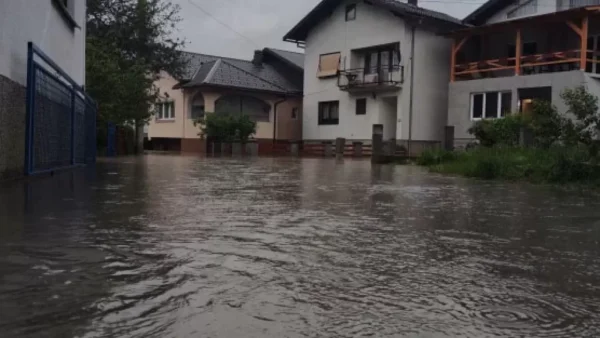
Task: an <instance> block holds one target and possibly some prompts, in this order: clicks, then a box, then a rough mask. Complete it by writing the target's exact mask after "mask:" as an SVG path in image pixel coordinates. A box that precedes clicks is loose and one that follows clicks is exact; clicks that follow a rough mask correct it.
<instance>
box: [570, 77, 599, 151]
mask: <svg viewBox="0 0 600 338" xmlns="http://www.w3.org/2000/svg"><path fill="white" fill-rule="evenodd" d="M560 97H561V98H562V99H563V101H564V102H565V104H566V105H567V108H568V110H567V113H568V114H572V115H573V116H574V117H575V119H574V120H573V121H572V122H571V123H570V125H569V126H568V127H569V128H570V134H571V135H575V136H578V137H577V138H578V140H574V141H579V142H581V143H583V144H586V145H590V144H592V140H594V139H596V138H598V137H599V136H600V123H599V122H600V116H599V115H598V97H596V96H595V95H593V94H591V93H589V92H588V91H587V90H586V89H585V87H584V86H578V87H575V88H573V89H571V88H567V89H565V90H564V91H563V92H562V93H561V94H560Z"/></svg>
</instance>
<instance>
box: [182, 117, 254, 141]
mask: <svg viewBox="0 0 600 338" xmlns="http://www.w3.org/2000/svg"><path fill="white" fill-rule="evenodd" d="M194 125H196V126H198V125H199V126H200V135H204V136H207V137H210V138H212V139H213V140H214V141H216V142H234V141H239V142H243V143H245V142H247V141H248V139H249V138H250V137H251V136H252V135H253V134H255V133H256V122H254V121H251V120H250V118H249V117H248V116H247V115H231V114H223V113H208V114H206V116H205V117H204V118H201V119H198V120H196V121H194Z"/></svg>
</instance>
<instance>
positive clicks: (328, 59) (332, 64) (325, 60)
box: [317, 53, 342, 77]
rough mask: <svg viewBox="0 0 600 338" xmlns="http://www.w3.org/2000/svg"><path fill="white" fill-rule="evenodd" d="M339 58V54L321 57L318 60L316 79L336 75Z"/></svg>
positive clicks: (340, 56) (340, 55)
mask: <svg viewBox="0 0 600 338" xmlns="http://www.w3.org/2000/svg"><path fill="white" fill-rule="evenodd" d="M341 58H342V54H341V53H333V54H324V55H321V56H320V59H319V71H318V73H317V77H329V76H335V75H337V72H338V69H339V66H340V59H341Z"/></svg>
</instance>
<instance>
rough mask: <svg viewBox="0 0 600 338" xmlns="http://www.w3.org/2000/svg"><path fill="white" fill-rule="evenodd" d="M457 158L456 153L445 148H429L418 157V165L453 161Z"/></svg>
mask: <svg viewBox="0 0 600 338" xmlns="http://www.w3.org/2000/svg"><path fill="white" fill-rule="evenodd" d="M455 158H456V153H455V152H452V151H447V150H443V149H428V150H425V151H423V152H422V153H421V155H420V156H419V157H418V158H417V164H418V165H425V166H431V165H438V164H441V163H444V162H449V161H452V160H454V159H455Z"/></svg>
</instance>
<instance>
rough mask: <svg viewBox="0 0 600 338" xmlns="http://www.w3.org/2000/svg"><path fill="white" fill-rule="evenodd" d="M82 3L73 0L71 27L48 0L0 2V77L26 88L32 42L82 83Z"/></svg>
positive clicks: (83, 27) (83, 63) (83, 74)
mask: <svg viewBox="0 0 600 338" xmlns="http://www.w3.org/2000/svg"><path fill="white" fill-rule="evenodd" d="M85 13H86V2H85V0H73V16H74V19H75V21H76V22H77V24H78V25H79V26H80V27H81V28H74V29H73V28H71V27H70V26H69V25H68V24H67V22H66V21H65V20H64V19H63V17H62V16H61V13H60V12H59V10H58V9H57V8H56V7H55V5H54V4H53V3H52V1H51V0H43V1H35V2H32V1H27V0H25V1H24V0H2V1H0V32H1V34H0V75H4V76H6V77H8V78H10V79H12V80H13V81H16V82H17V83H20V84H21V85H26V82H27V80H26V77H27V42H29V41H32V42H33V43H35V44H36V45H37V46H38V47H40V49H42V50H43V51H44V52H45V53H46V54H47V55H48V56H50V58H52V60H53V61H54V62H56V63H57V64H58V65H59V66H60V67H61V68H62V69H63V70H64V71H65V72H67V74H69V76H71V77H72V78H73V80H75V81H77V82H78V83H79V84H84V81H85Z"/></svg>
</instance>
